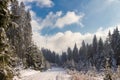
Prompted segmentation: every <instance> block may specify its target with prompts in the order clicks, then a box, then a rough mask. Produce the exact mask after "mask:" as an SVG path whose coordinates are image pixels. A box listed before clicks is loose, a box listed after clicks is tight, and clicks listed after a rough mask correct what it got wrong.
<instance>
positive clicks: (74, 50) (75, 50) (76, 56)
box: [73, 44, 79, 62]
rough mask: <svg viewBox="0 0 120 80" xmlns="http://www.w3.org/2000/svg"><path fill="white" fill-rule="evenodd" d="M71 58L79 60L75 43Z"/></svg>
mask: <svg viewBox="0 0 120 80" xmlns="http://www.w3.org/2000/svg"><path fill="white" fill-rule="evenodd" d="M73 60H74V61H75V62H78V61H79V53H78V48H77V45H76V44H75V46H74V49H73Z"/></svg>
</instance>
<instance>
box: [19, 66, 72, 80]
mask: <svg viewBox="0 0 120 80" xmlns="http://www.w3.org/2000/svg"><path fill="white" fill-rule="evenodd" d="M19 80H70V75H68V74H67V73H66V71H65V70H64V69H62V68H52V69H49V70H47V71H45V72H39V71H34V70H26V71H24V70H23V71H21V79H19Z"/></svg>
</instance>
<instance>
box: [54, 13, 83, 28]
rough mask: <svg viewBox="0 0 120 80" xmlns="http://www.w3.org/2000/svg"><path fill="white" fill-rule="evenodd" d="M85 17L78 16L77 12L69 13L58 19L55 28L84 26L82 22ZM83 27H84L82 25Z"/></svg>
mask: <svg viewBox="0 0 120 80" xmlns="http://www.w3.org/2000/svg"><path fill="white" fill-rule="evenodd" d="M83 16H84V15H77V14H76V13H75V12H73V11H71V12H67V13H66V15H64V16H63V17H61V18H59V19H57V21H56V24H55V26H58V27H59V28H63V27H64V26H66V25H71V24H74V23H76V24H80V25H81V24H82V23H81V22H80V21H81V20H82V18H83ZM81 26H83V25H81Z"/></svg>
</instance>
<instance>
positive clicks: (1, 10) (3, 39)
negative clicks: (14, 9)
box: [0, 0, 14, 80]
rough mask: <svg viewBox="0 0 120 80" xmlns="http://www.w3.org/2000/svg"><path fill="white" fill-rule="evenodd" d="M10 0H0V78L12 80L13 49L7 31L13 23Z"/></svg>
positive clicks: (1, 79) (0, 79)
mask: <svg viewBox="0 0 120 80" xmlns="http://www.w3.org/2000/svg"><path fill="white" fill-rule="evenodd" d="M9 3H10V0H0V80H11V79H12V77H13V72H12V61H13V60H14V59H13V56H14V55H13V50H12V48H11V46H10V45H9V42H8V38H7V36H6V31H7V29H8V26H9V25H10V23H11V20H10V13H9V10H8V4H9Z"/></svg>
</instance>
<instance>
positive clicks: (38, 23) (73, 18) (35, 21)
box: [30, 11, 84, 31]
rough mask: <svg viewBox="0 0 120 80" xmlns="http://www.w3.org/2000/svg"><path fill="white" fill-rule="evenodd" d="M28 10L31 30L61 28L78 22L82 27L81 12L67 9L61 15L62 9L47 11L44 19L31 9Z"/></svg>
mask: <svg viewBox="0 0 120 80" xmlns="http://www.w3.org/2000/svg"><path fill="white" fill-rule="evenodd" d="M30 12H31V15H32V26H33V31H34V30H37V31H40V30H41V29H43V28H45V27H51V28H55V27H58V28H63V27H66V26H67V25H71V24H79V25H80V26H81V27H83V24H82V18H83V16H84V15H83V14H81V15H77V14H76V13H75V12H74V11H72V12H70V11H68V12H67V13H66V14H65V15H63V12H62V11H58V12H56V13H53V12H49V13H48V15H47V16H46V17H45V18H44V19H42V18H40V17H37V16H36V14H35V12H33V11H30Z"/></svg>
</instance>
